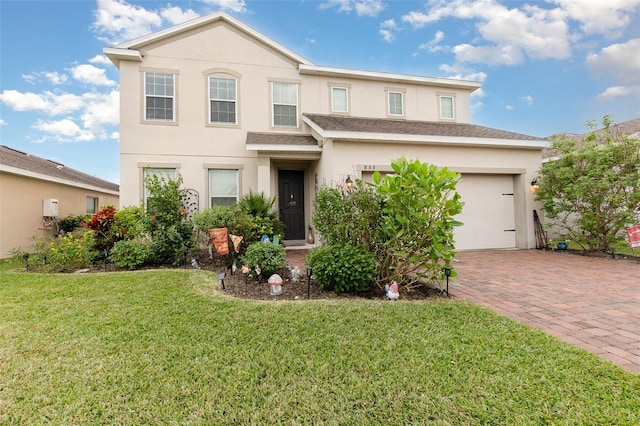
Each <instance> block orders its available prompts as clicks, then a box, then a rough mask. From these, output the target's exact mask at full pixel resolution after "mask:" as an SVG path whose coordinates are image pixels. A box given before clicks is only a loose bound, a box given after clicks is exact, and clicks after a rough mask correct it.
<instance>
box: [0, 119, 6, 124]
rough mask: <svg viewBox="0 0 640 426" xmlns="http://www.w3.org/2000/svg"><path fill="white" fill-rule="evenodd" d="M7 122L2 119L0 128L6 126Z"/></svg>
mask: <svg viewBox="0 0 640 426" xmlns="http://www.w3.org/2000/svg"><path fill="white" fill-rule="evenodd" d="M6 125H7V122H6V121H4V120H3V119H2V118H0V126H6Z"/></svg>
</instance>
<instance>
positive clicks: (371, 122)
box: [304, 114, 546, 141]
mask: <svg viewBox="0 0 640 426" xmlns="http://www.w3.org/2000/svg"><path fill="white" fill-rule="evenodd" d="M304 116H305V117H307V118H308V119H310V120H311V121H313V122H314V123H315V124H316V125H318V126H319V127H320V128H322V129H324V130H326V131H339V132H366V133H386V134H399V135H431V136H448V137H466V138H485V139H511V140H533V141H545V140H546V139H545V138H539V137H536V136H529V135H524V134H521V133H513V132H507V131H504V130H498V129H492V128H489V127H483V126H477V125H475V124H465V123H441V122H433V121H413V120H393V119H382V118H361V117H345V116H333V115H320V114H304Z"/></svg>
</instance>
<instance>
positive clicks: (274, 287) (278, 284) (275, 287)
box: [269, 274, 282, 296]
mask: <svg viewBox="0 0 640 426" xmlns="http://www.w3.org/2000/svg"><path fill="white" fill-rule="evenodd" d="M269 287H270V289H271V295H272V296H280V295H281V294H282V277H281V276H280V275H278V274H273V275H271V277H269Z"/></svg>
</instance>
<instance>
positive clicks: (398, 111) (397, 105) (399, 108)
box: [387, 91, 404, 117]
mask: <svg viewBox="0 0 640 426" xmlns="http://www.w3.org/2000/svg"><path fill="white" fill-rule="evenodd" d="M387 96H388V99H389V115H391V116H394V117H402V116H404V94H403V93H402V92H394V91H389V92H387Z"/></svg>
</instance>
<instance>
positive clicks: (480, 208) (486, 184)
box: [455, 174, 516, 250]
mask: <svg viewBox="0 0 640 426" xmlns="http://www.w3.org/2000/svg"><path fill="white" fill-rule="evenodd" d="M457 190H458V193H459V194H460V195H461V196H462V201H464V202H465V205H464V207H463V209H462V214H460V215H459V216H456V219H458V220H459V221H461V222H463V223H464V225H463V226H462V227H460V228H458V229H456V231H455V240H456V249H458V250H464V249H467V250H468V249H486V248H513V247H515V246H516V232H515V211H514V196H513V177H512V176H510V175H474V174H463V175H462V178H461V179H460V181H459V182H458V186H457Z"/></svg>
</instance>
